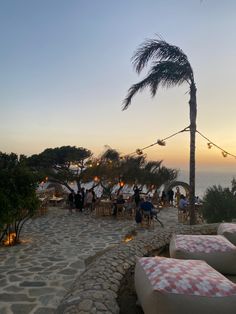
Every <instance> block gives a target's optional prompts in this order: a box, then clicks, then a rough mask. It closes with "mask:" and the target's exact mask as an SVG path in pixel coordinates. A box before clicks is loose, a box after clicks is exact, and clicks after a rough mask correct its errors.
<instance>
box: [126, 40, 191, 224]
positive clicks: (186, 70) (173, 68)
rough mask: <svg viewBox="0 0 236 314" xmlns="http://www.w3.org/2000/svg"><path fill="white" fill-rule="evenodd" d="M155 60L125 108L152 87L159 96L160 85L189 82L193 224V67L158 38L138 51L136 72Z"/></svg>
mask: <svg viewBox="0 0 236 314" xmlns="http://www.w3.org/2000/svg"><path fill="white" fill-rule="evenodd" d="M150 60H152V61H153V63H152V65H151V68H150V70H149V72H148V74H147V76H146V77H145V78H144V79H143V80H142V81H140V82H139V83H136V84H134V85H132V86H131V87H130V89H129V91H128V94H127V97H126V98H125V99H124V102H123V105H124V106H123V110H125V109H127V108H128V106H129V105H130V104H131V100H132V98H133V96H134V95H135V94H136V93H137V92H141V91H142V90H143V89H144V88H146V87H149V88H150V92H151V95H152V97H154V96H155V95H156V92H157V89H158V87H159V86H162V87H166V88H169V87H172V86H179V85H181V84H183V83H187V84H188V85H189V94H190V100H189V108H190V126H189V131H190V164H189V168H190V170H189V185H190V194H189V203H190V224H194V223H195V205H194V198H195V135H196V118H197V98H196V92H197V89H196V85H195V82H194V75H193V70H192V67H191V65H190V63H189V61H188V58H187V56H186V55H185V54H184V52H183V51H182V50H181V49H180V48H179V47H176V46H173V45H170V44H168V43H167V42H165V41H163V40H159V39H148V40H146V41H145V42H144V43H143V44H142V45H141V46H140V47H139V48H138V49H137V50H136V52H135V54H134V56H133V58H132V62H133V64H134V67H135V70H136V72H137V73H138V74H139V73H140V72H141V71H142V70H143V69H144V67H145V66H147V64H148V62H149V61H150Z"/></svg>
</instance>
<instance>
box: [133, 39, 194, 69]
mask: <svg viewBox="0 0 236 314" xmlns="http://www.w3.org/2000/svg"><path fill="white" fill-rule="evenodd" d="M150 59H156V60H159V61H163V60H166V61H168V60H170V61H173V62H179V63H186V62H188V63H189V61H188V58H187V56H186V55H185V54H184V52H183V51H182V50H181V49H180V48H179V47H177V46H173V45H170V44H168V43H167V42H165V41H164V40H158V39H148V40H146V41H145V42H144V43H143V44H142V45H141V46H140V47H139V48H138V49H137V51H136V52H135V54H134V56H133V57H132V62H133V65H134V67H135V70H136V71H137V73H140V72H141V71H142V70H143V68H144V67H145V66H146V65H147V63H148V62H149V60H150Z"/></svg>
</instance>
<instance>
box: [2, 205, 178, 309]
mask: <svg viewBox="0 0 236 314" xmlns="http://www.w3.org/2000/svg"><path fill="white" fill-rule="evenodd" d="M159 217H160V219H161V221H162V222H163V223H164V225H165V228H164V229H166V230H168V229H172V228H174V227H176V225H178V223H177V210H176V209H174V208H166V209H163V210H162V211H161V213H160V214H159ZM158 228H159V229H161V227H160V225H159V224H158V223H155V228H154V229H153V228H149V229H148V228H142V227H137V226H136V223H135V222H134V221H131V220H116V219H114V218H104V219H101V218H93V217H90V216H88V215H85V214H82V213H73V214H72V215H70V214H68V212H67V210H65V209H60V208H55V207H54V208H50V209H49V211H48V213H47V214H46V215H45V216H42V217H39V218H36V219H34V220H32V221H29V222H28V223H27V224H26V225H25V226H24V229H23V231H22V237H21V239H22V240H24V243H22V244H21V245H18V246H15V247H4V248H3V247H1V248H0V314H11V313H14V314H29V313H30V314H31V313H32V314H41V313H43V314H51V313H55V309H56V308H57V306H58V305H59V303H60V301H61V300H62V298H63V296H64V295H65V294H66V293H67V291H68V290H69V288H70V287H71V285H72V283H73V282H74V280H75V278H76V277H78V276H79V275H80V274H81V273H82V272H83V271H84V270H85V269H86V264H87V263H89V261H90V260H91V259H92V257H94V256H97V255H99V254H101V253H102V252H104V251H106V250H107V249H109V248H112V247H114V246H116V245H117V244H119V243H120V242H121V240H122V239H123V237H124V235H125V234H126V233H127V232H128V231H130V230H132V229H136V230H137V232H138V234H142V233H143V234H147V233H152V232H153V231H154V230H155V232H156V231H157V229H158Z"/></svg>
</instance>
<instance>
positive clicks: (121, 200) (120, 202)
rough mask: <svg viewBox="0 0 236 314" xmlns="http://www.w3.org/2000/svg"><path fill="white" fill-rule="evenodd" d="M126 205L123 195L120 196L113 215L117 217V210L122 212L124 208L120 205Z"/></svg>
mask: <svg viewBox="0 0 236 314" xmlns="http://www.w3.org/2000/svg"><path fill="white" fill-rule="evenodd" d="M124 204H125V200H124V198H123V195H122V194H120V195H119V196H118V198H117V200H116V202H115V203H114V211H113V215H114V216H116V215H117V209H118V208H119V209H118V210H119V211H120V210H121V208H123V207H122V206H120V205H124ZM117 205H119V206H117Z"/></svg>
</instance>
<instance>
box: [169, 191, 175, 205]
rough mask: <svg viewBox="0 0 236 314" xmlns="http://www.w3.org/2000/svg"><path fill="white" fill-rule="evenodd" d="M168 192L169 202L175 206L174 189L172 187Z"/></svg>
mask: <svg viewBox="0 0 236 314" xmlns="http://www.w3.org/2000/svg"><path fill="white" fill-rule="evenodd" d="M167 194H168V202H169V204H170V206H173V202H174V191H173V190H172V189H170V190H168V192H167Z"/></svg>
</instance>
